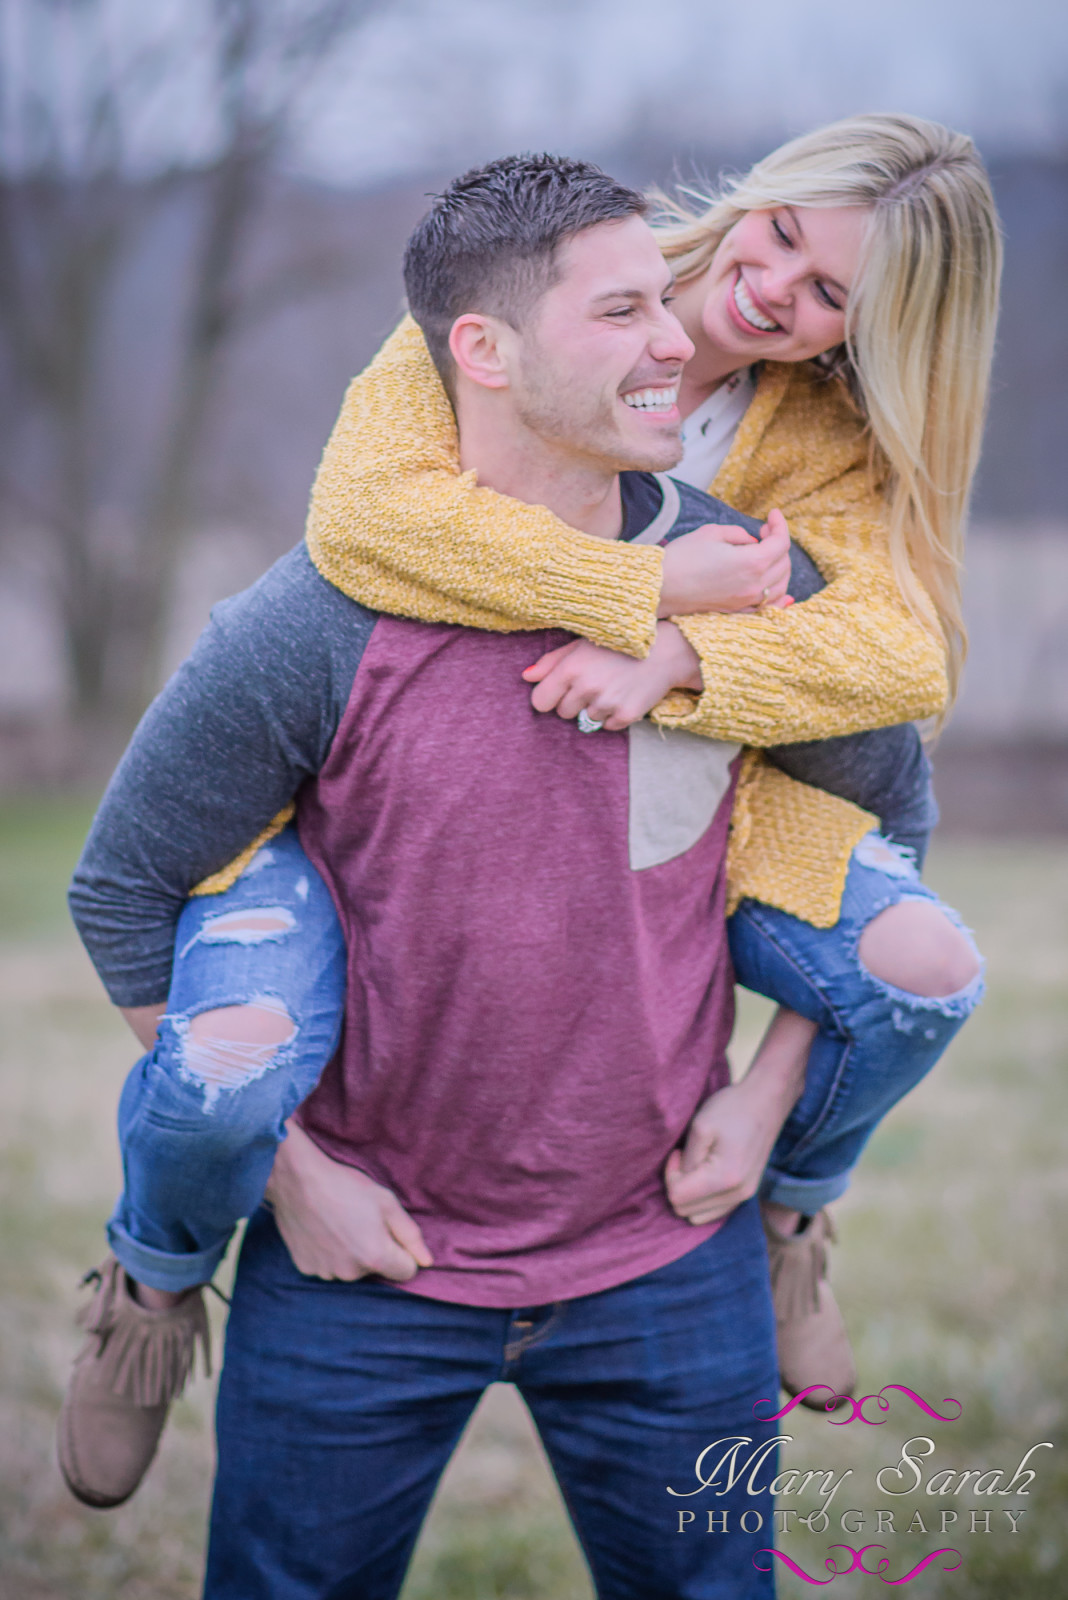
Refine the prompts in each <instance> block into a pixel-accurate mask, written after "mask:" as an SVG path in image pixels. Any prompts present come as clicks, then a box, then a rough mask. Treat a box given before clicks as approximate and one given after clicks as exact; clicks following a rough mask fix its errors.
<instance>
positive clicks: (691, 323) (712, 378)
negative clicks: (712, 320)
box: [672, 272, 738, 417]
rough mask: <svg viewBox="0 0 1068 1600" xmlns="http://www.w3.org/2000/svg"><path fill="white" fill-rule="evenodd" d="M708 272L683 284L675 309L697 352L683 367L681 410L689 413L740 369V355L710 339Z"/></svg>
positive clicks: (685, 413) (685, 415)
mask: <svg viewBox="0 0 1068 1600" xmlns="http://www.w3.org/2000/svg"><path fill="white" fill-rule="evenodd" d="M705 276H706V274H705V273H703V272H702V273H701V274H700V275H699V276H698V277H696V278H691V279H689V280H688V281H687V282H686V283H683V284H680V285H679V287H678V288H677V289H676V291H675V302H674V305H673V306H672V310H673V311H674V313H675V315H676V316H677V317H678V319H679V321H680V322H681V323H682V325H683V327H684V328H685V329H686V332H687V334H688V335H689V337H690V339H691V341H692V342H693V347H694V353H693V355H692V356H691V358H690V360H689V361H687V363H686V365H685V367H684V368H683V372H682V378H681V379H680V381H679V410H680V411H681V413H682V415H683V417H688V416H689V415H690V413H691V412H693V411H696V410H697V407H698V406H699V405H703V404H704V402H705V401H706V400H707V399H708V397H709V395H710V394H715V392H716V390H717V389H718V388H719V387H720V385H721V384H723V383H726V381H727V379H728V378H729V377H730V375H731V373H732V372H736V371H737V370H738V357H737V355H735V354H733V353H731V354H728V353H727V352H725V351H723V350H720V349H718V348H717V346H716V345H714V344H713V343H712V341H711V340H710V339H709V337H708V334H707V333H706V332H705V330H704V326H703V324H702V322H701V311H702V308H703V306H704V301H705V289H706V286H705Z"/></svg>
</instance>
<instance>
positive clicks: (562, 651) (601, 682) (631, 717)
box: [523, 622, 702, 733]
mask: <svg viewBox="0 0 1068 1600" xmlns="http://www.w3.org/2000/svg"><path fill="white" fill-rule="evenodd" d="M523 676H524V678H525V679H526V680H527V682H528V683H533V684H536V685H537V687H536V688H535V690H534V693H533V694H532V695H531V697H530V702H531V705H532V706H533V707H534V709H535V711H555V712H556V714H557V716H558V717H565V718H567V719H569V720H570V719H571V718H573V717H577V716H578V714H579V712H580V711H585V712H586V714H587V715H588V716H590V717H592V718H593V720H594V721H595V722H603V723H604V726H605V727H606V728H608V729H609V730H610V731H611V732H613V733H618V732H619V731H620V729H622V728H628V727H629V726H630V724H631V723H632V722H640V721H641V719H642V717H644V716H645V715H646V713H647V712H649V711H651V710H652V709H653V707H654V706H655V705H659V704H660V701H661V700H662V699H663V698H664V696H665V695H666V694H667V693H668V692H669V690H671V689H700V688H701V687H702V684H701V664H700V662H699V660H698V658H697V652H696V651H695V650H694V648H693V646H692V645H691V644H689V643H688V642H687V640H686V639H685V638H684V636H683V635H682V634H681V633H680V632H679V630H678V628H676V626H675V624H674V623H673V622H659V623H657V629H656V639H655V641H654V643H653V648H652V649H651V650H650V652H649V654H648V655H647V656H646V658H645V660H644V661H635V659H634V657H633V656H624V655H620V654H619V652H618V651H616V650H606V649H604V648H603V647H602V646H601V645H596V644H590V643H589V641H588V640H586V639H576V640H574V641H573V642H572V643H571V644H563V645H560V646H559V648H558V649H556V650H550V651H548V652H547V654H545V655H543V656H542V657H541V659H540V660H538V661H535V663H534V665H533V666H532V667H527V669H526V671H525V672H524V673H523Z"/></svg>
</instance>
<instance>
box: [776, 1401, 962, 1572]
mask: <svg viewBox="0 0 1068 1600" xmlns="http://www.w3.org/2000/svg"><path fill="white" fill-rule="evenodd" d="M890 1389H896V1390H897V1392H898V1394H907V1395H908V1397H909V1399H910V1400H912V1401H913V1402H914V1403H915V1404H916V1405H918V1406H919V1408H920V1410H921V1411H925V1412H926V1413H927V1415H928V1416H929V1417H934V1418H935V1420H936V1421H937V1422H956V1421H957V1419H958V1418H959V1417H960V1415H961V1414H962V1412H963V1410H964V1407H963V1406H962V1405H961V1403H960V1401H959V1400H954V1399H953V1398H952V1396H947V1398H946V1399H945V1400H943V1401H942V1404H943V1405H944V1406H956V1408H957V1410H956V1415H954V1416H948V1417H946V1416H943V1415H942V1413H941V1412H940V1411H936V1410H935V1409H934V1407H933V1406H929V1405H928V1404H927V1401H926V1400H924V1399H923V1397H922V1396H921V1395H918V1394H917V1393H916V1391H915V1390H914V1389H909V1388H907V1387H906V1386H905V1385H904V1384H903V1383H888V1384H886V1385H885V1386H884V1387H883V1388H882V1389H880V1390H879V1393H878V1394H865V1395H861V1397H860V1399H859V1400H855V1399H854V1398H853V1396H852V1395H848V1394H835V1392H834V1390H833V1389H832V1388H831V1387H830V1385H829V1384H826V1383H813V1384H810V1385H809V1387H808V1388H807V1389H802V1391H801V1393H800V1394H796V1395H794V1397H793V1399H792V1400H791V1401H790V1402H789V1403H788V1404H787V1405H785V1406H783V1408H782V1410H781V1411H776V1412H775V1414H774V1415H773V1416H770V1417H762V1418H761V1421H762V1422H779V1421H780V1420H781V1419H782V1418H783V1417H785V1416H788V1415H789V1413H790V1412H791V1411H792V1410H793V1409H794V1407H795V1406H799V1405H800V1404H801V1402H802V1401H803V1400H804V1399H806V1398H807V1396H808V1395H810V1394H829V1395H830V1397H831V1398H830V1399H829V1400H827V1401H826V1402H825V1403H824V1407H823V1409H824V1410H825V1411H827V1412H831V1411H834V1409H835V1408H836V1407H837V1406H838V1405H840V1404H841V1403H842V1402H843V1401H844V1402H845V1403H846V1404H847V1405H848V1406H849V1407H850V1413H849V1416H848V1417H829V1418H828V1420H829V1422H830V1424H831V1426H832V1427H833V1428H844V1427H847V1426H848V1425H849V1423H851V1422H858V1421H859V1422H863V1423H864V1424H865V1425H866V1426H867V1427H869V1428H881V1427H882V1425H883V1423H884V1422H885V1421H886V1418H885V1417H866V1416H865V1415H864V1407H865V1406H866V1405H867V1403H868V1401H869V1400H874V1401H875V1403H876V1404H877V1406H878V1407H879V1410H880V1411H889V1410H890V1402H889V1400H888V1399H887V1398H886V1395H887V1391H888V1390H890ZM770 1405H774V1401H772V1400H768V1399H766V1398H765V1399H763V1400H757V1401H756V1403H755V1404H754V1406H753V1413H754V1415H755V1414H756V1408H757V1406H770ZM819 1581H820V1582H821V1583H823V1582H825V1581H826V1580H825V1579H823V1578H821V1579H820V1580H819Z"/></svg>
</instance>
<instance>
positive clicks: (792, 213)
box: [783, 206, 849, 300]
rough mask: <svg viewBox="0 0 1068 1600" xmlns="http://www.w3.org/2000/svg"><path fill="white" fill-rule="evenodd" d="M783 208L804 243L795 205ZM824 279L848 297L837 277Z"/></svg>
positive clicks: (802, 230) (844, 286) (847, 290)
mask: <svg viewBox="0 0 1068 1600" xmlns="http://www.w3.org/2000/svg"><path fill="white" fill-rule="evenodd" d="M783 210H784V211H785V212H786V214H787V216H788V217H789V218H790V221H791V222H792V223H793V225H794V227H795V228H796V229H797V232H798V235H799V237H800V239H801V243H802V244H804V242H805V230H804V228H803V227H802V226H801V218H800V217H799V216H798V214H797V209H796V207H795V206H783ZM824 281H825V282H826V283H828V284H829V285H830V287H831V288H832V289H837V290H838V291H839V292H840V293H841V294H842V296H843V298H844V299H846V300H848V299H849V289H848V288H847V286H846V285H845V284H844V283H839V282H838V279H837V278H826V279H825V280H824Z"/></svg>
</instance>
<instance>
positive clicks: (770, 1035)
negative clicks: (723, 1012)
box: [664, 1008, 816, 1225]
mask: <svg viewBox="0 0 1068 1600" xmlns="http://www.w3.org/2000/svg"><path fill="white" fill-rule="evenodd" d="M815 1033H816V1025H815V1023H813V1022H808V1021H806V1019H805V1018H804V1017H799V1016H798V1015H797V1014H796V1012H793V1011H787V1010H785V1009H783V1008H780V1009H779V1011H778V1012H777V1013H776V1015H775V1017H774V1019H773V1020H772V1023H771V1026H770V1028H769V1029H768V1031H767V1033H766V1034H765V1036H764V1039H763V1042H762V1044H761V1046H760V1049H759V1051H758V1052H757V1055H756V1058H755V1059H754V1061H753V1064H752V1066H751V1067H750V1068H749V1071H748V1072H747V1073H746V1075H745V1077H744V1078H742V1079H741V1081H740V1082H739V1083H732V1084H728V1085H727V1087H726V1088H725V1089H720V1090H719V1091H718V1093H716V1094H714V1095H710V1096H709V1098H708V1099H707V1100H706V1101H705V1102H704V1104H703V1105H701V1106H699V1107H698V1109H697V1111H696V1113H695V1115H694V1119H693V1121H692V1122H691V1123H690V1127H689V1131H688V1132H687V1135H686V1143H685V1145H684V1146H683V1148H682V1149H681V1150H673V1151H672V1152H671V1154H670V1156H669V1157H668V1160H667V1166H666V1167H665V1168H664V1185H665V1187H666V1189H667V1197H668V1200H669V1201H670V1202H671V1205H672V1208H673V1209H674V1210H675V1211H676V1212H677V1214H678V1215H679V1216H680V1217H683V1218H684V1219H685V1220H686V1221H687V1222H692V1223H694V1224H695V1225H697V1224H700V1223H705V1222H716V1221H718V1220H719V1218H720V1217H725V1216H727V1214H728V1213H729V1212H731V1211H733V1210H734V1208H735V1206H738V1205H741V1203H742V1201H743V1200H748V1199H749V1197H750V1196H751V1195H754V1194H756V1192H757V1190H758V1189H759V1187H760V1180H761V1177H762V1176H763V1172H764V1168H765V1167H766V1166H767V1164H768V1157H769V1156H770V1154H771V1151H772V1147H773V1146H774V1144H775V1140H776V1139H777V1138H778V1136H779V1132H780V1130H781V1128H782V1125H783V1123H784V1122H785V1121H786V1118H787V1117H788V1116H789V1114H790V1111H791V1109H792V1107H793V1106H794V1104H795V1103H796V1101H797V1098H798V1096H799V1095H800V1093H801V1089H802V1087H803V1085H804V1081H805V1065H806V1062H807V1060H808V1052H809V1047H810V1045H811V1043H812V1040H813V1038H814V1036H815Z"/></svg>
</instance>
